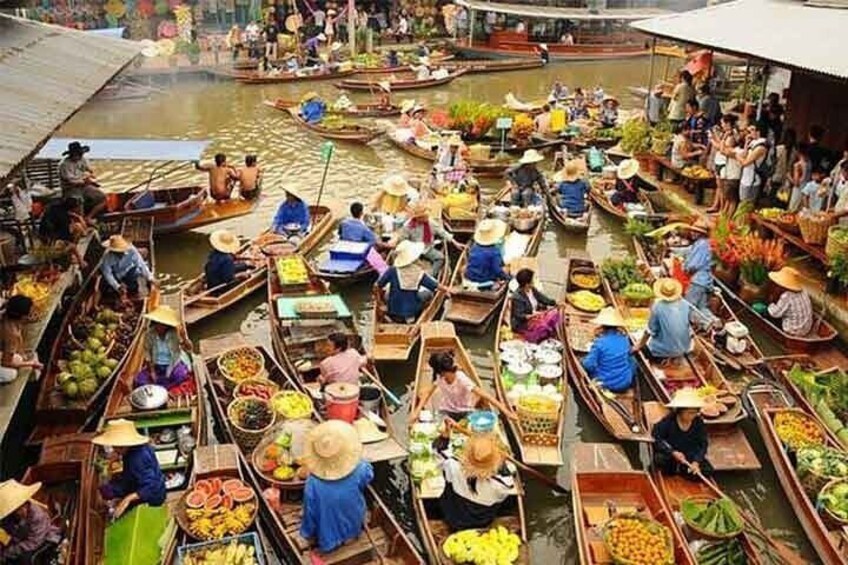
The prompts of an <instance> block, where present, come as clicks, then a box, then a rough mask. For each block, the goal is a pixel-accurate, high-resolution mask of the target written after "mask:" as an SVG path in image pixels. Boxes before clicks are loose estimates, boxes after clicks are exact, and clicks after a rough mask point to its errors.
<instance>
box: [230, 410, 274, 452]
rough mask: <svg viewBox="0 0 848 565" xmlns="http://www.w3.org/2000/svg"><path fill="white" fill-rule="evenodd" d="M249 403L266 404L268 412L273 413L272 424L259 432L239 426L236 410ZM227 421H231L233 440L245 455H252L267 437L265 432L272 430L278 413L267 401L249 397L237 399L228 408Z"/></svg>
mask: <svg viewBox="0 0 848 565" xmlns="http://www.w3.org/2000/svg"><path fill="white" fill-rule="evenodd" d="M248 402H260V403H262V404H265V405H266V406H267V407H268V410H269V411H270V412H271V422H270V423H269V424H268V425H267V426H265V427H264V428H262V429H259V430H248V429H247V428H243V427H241V425H239V424H238V422H237V421H236V418H235V409H236V408H238V407H239V406H240V405H242V404H245V403H248ZM227 419H228V420H229V421H230V429H231V430H232V432H233V439H234V440H235V442H236V444H238V446H239V447H240V448H241V450H242V451H243V452H245V453H252V452H253V449H254V448H255V447H256V445H257V444H258V443H259V442H260V441H262V437H263V436H264V435H265V432H267V431H268V430H270V429H271V427H272V426H273V425H274V422H275V421H276V419H277V417H276V413H275V412H274V410H273V409H272V408H271V405H270V403H269V402H266V401H265V400H261V399H259V398H253V397H247V398H236V399H235V400H233V401H232V402H230V405H229V406H227Z"/></svg>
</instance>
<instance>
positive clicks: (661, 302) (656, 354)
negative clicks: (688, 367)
mask: <svg viewBox="0 0 848 565" xmlns="http://www.w3.org/2000/svg"><path fill="white" fill-rule="evenodd" d="M654 295H655V297H656V300H655V301H654V305H653V306H652V307H651V315H650V317H649V318H648V328H647V331H645V332H644V333H643V334H642V339H641V340H640V341H639V343H638V344H637V345H636V348H635V351H640V350H641V349H642V348H643V347H645V346H646V345H647V346H648V352H649V353H650V355H651V357H653V358H656V359H661V360H663V361H675V360H679V359H680V358H682V357H683V356H684V355H686V354H687V353H689V351H691V349H692V335H691V333H690V331H689V318H690V315H691V308H690V306H689V304H688V303H687V302H685V301H684V300H682V297H683V285H682V284H680V281H678V280H677V279H672V278H669V277H664V278H660V279H658V280H657V281H656V282H655V283H654Z"/></svg>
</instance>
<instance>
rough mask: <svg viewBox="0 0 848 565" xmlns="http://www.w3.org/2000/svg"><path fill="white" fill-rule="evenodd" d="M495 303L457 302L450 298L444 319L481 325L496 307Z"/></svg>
mask: <svg viewBox="0 0 848 565" xmlns="http://www.w3.org/2000/svg"><path fill="white" fill-rule="evenodd" d="M497 305H498V304H497V302H483V301H469V300H457V299H455V298H451V301H450V303H449V304H448V306H447V308H446V309H445V319H446V320H450V321H451V322H459V323H462V324H482V323H483V322H484V321H486V319H487V318H488V317H490V316H491V315H492V314H493V313H494V311H495V308H496V307H497Z"/></svg>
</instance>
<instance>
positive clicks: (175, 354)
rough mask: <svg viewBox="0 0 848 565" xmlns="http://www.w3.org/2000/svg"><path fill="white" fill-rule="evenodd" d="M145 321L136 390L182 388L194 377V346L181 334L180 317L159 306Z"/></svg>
mask: <svg viewBox="0 0 848 565" xmlns="http://www.w3.org/2000/svg"><path fill="white" fill-rule="evenodd" d="M144 318H145V319H146V320H148V322H149V327H148V329H147V333H146V334H145V336H144V348H143V349H142V354H143V358H142V368H141V371H139V373H138V374H137V375H136V376H135V379H134V381H133V386H134V387H135V388H137V387H140V386H144V385H148V384H155V385H159V386H163V387H165V388H166V389H168V390H172V389H174V388H176V387H179V386H180V385H182V384H183V383H184V382H186V380H188V378H189V376H190V375H191V357H190V352H191V342H190V341H188V339H186V337H185V336H183V335H182V333H181V332H180V317H179V315H178V314H177V312H176V310H174V309H173V308H171V307H170V306H168V305H167V304H160V305H159V306H157V307H156V308H155V309H154V310H153V311H151V312H148V313H147V314H145V315H144Z"/></svg>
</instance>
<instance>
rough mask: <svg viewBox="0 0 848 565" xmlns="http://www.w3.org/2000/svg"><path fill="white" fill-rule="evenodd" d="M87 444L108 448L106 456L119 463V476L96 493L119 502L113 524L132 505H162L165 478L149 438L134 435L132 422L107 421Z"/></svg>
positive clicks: (120, 420) (121, 419)
mask: <svg viewBox="0 0 848 565" xmlns="http://www.w3.org/2000/svg"><path fill="white" fill-rule="evenodd" d="M91 443H93V444H94V445H100V446H104V447H111V448H112V452H111V454H110V456H111V457H114V458H117V457H120V459H121V463H122V465H121V472H120V474H119V475H118V476H117V477H115V476H113V477H112V479H111V480H110V481H109V482H108V483H106V484H103V485H101V486H100V489H99V490H100V496H101V497H102V498H103V499H104V500H107V501H109V500H119V502H118V504H117V506H115V511H114V514H113V518H114V519H115V520H117V519H118V518H120V517H121V516H123V515H124V514H126V513H127V511H128V510H129V509H130V508H131V507H132V506H134V505H137V504H148V505H150V506H162V505H163V504H164V503H165V495H166V494H167V493H166V491H165V475H163V474H162V468H161V467H160V465H159V460H158V459H157V458H156V452H155V451H154V450H153V447H151V446H150V438H149V437H148V436H146V435H142V434H140V433H138V431H137V430H136V429H135V424H134V423H133V422H132V421H130V420H125V419H123V418H119V419H117V420H109V421H108V422H106V426H105V429H104V430H103V432H101V433H100V434H98V435H96V436H95V437H94V439H92V440H91ZM108 467H109V468H111V465H110V466H108ZM92 502H93V501H92Z"/></svg>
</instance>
